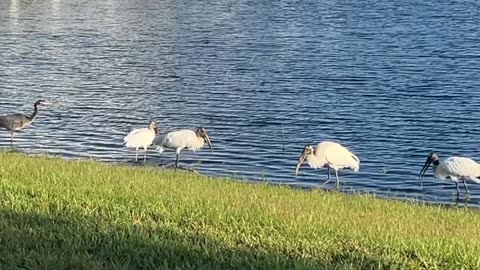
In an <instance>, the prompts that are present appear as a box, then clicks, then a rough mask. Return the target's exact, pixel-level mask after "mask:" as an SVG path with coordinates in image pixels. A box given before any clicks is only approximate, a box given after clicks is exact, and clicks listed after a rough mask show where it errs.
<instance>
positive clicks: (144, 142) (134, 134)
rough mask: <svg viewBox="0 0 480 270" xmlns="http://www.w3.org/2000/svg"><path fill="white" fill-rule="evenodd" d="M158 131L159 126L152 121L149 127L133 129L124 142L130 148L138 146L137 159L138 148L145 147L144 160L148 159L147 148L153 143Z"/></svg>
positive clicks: (136, 158) (136, 156)
mask: <svg viewBox="0 0 480 270" xmlns="http://www.w3.org/2000/svg"><path fill="white" fill-rule="evenodd" d="M157 133H158V128H157V125H156V124H155V122H153V121H150V123H149V124H148V128H139V129H134V130H132V131H131V132H130V133H129V134H128V135H127V136H125V138H124V139H123V142H124V144H125V146H126V147H128V148H136V152H135V161H137V160H138V149H139V148H140V147H142V148H143V150H144V151H145V154H144V156H143V162H145V161H146V160H147V148H148V147H149V146H150V145H152V142H153V140H154V139H155V134H157Z"/></svg>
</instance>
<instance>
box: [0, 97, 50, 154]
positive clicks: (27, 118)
mask: <svg viewBox="0 0 480 270" xmlns="http://www.w3.org/2000/svg"><path fill="white" fill-rule="evenodd" d="M49 104H50V103H48V102H46V101H45V100H43V99H40V100H38V101H37V102H35V103H34V104H33V113H32V114H31V115H24V114H20V113H15V114H9V115H3V116H0V127H2V128H4V129H6V130H8V131H10V147H12V148H13V137H15V131H18V130H21V129H23V128H26V127H27V126H29V125H30V124H31V123H32V122H33V121H34V120H35V118H37V115H38V106H41V105H49Z"/></svg>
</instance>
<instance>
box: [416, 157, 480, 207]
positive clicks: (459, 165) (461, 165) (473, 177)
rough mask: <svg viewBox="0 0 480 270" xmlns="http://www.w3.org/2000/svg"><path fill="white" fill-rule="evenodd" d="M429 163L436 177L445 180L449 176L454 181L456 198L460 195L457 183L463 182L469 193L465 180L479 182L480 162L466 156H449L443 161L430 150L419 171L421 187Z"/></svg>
mask: <svg viewBox="0 0 480 270" xmlns="http://www.w3.org/2000/svg"><path fill="white" fill-rule="evenodd" d="M431 164H433V165H432V167H433V174H434V175H435V177H436V178H437V179H440V180H445V179H447V178H450V181H452V182H454V183H455V187H456V188H457V200H458V199H459V197H460V189H459V188H458V183H463V185H464V186H465V191H466V192H467V194H469V193H470V191H469V190H468V186H467V181H469V182H473V183H476V184H480V164H478V163H477V162H475V161H474V160H473V159H470V158H466V157H449V158H447V159H446V160H444V161H440V158H439V157H438V155H437V154H435V153H433V152H432V153H430V155H428V157H427V160H426V161H425V164H424V165H423V168H422V170H421V171H420V179H421V186H422V189H423V177H424V176H425V173H426V172H427V169H428V167H430V165H431Z"/></svg>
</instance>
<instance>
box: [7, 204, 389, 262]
mask: <svg viewBox="0 0 480 270" xmlns="http://www.w3.org/2000/svg"><path fill="white" fill-rule="evenodd" d="M60 215H63V214H60ZM156 218H157V219H159V220H158V221H157V222H156V224H155V226H152V225H151V224H150V225H151V226H144V225H143V224H141V223H140V222H139V223H137V224H131V223H130V224H126V223H128V221H126V222H125V221H123V222H125V223H123V224H122V221H119V220H113V221H111V222H101V221H100V220H98V219H93V218H89V217H85V216H74V215H71V214H69V215H68V219H66V218H64V217H61V216H54V215H52V216H50V217H47V216H44V215H40V214H36V213H15V212H12V211H10V210H6V209H3V210H0V219H1V222H0V229H1V230H0V243H1V245H0V254H2V257H0V264H1V265H2V266H4V267H7V268H9V269H10V268H22V269H47V268H48V269H73V268H76V269H80V268H81V269H87V268H88V269H159V268H161V269H318V268H320V269H322V268H329V267H332V265H336V264H343V265H346V264H347V265H350V266H352V265H355V263H360V262H361V265H362V267H363V266H365V267H368V266H370V267H369V268H372V267H373V266H379V265H388V262H385V261H383V260H382V259H381V258H368V256H366V255H365V254H361V253H359V251H352V250H348V249H347V250H336V251H332V253H331V254H324V255H325V256H326V257H328V258H329V260H328V262H322V261H320V260H314V259H306V258H298V257H294V256H292V255H291V254H292V253H290V254H289V253H288V251H284V253H280V252H278V251H277V252H270V251H268V250H267V249H265V248H261V247H259V248H257V247H255V248H254V247H251V248H248V247H231V246H227V245H226V244H225V243H223V242H220V241H218V240H215V239H211V238H210V237H208V236H206V235H203V234H201V233H198V232H197V233H194V232H188V231H181V230H178V229H174V227H172V226H171V224H170V225H169V224H163V223H162V222H161V221H160V220H161V217H156ZM180 222H182V221H180ZM185 222H187V221H185ZM119 224H120V225H119ZM187 226H188V225H187ZM237 241H239V242H238V243H235V245H237V246H242V245H243V246H245V243H242V240H237Z"/></svg>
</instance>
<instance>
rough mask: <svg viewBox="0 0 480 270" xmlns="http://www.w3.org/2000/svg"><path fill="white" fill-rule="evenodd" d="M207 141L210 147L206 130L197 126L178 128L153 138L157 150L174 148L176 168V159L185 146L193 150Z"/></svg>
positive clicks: (161, 151) (201, 146) (162, 150)
mask: <svg viewBox="0 0 480 270" xmlns="http://www.w3.org/2000/svg"><path fill="white" fill-rule="evenodd" d="M205 143H207V144H208V146H209V147H210V150H213V148H212V142H211V141H210V137H208V134H207V131H206V130H205V129H204V128H201V127H200V128H197V129H196V130H195V131H193V130H188V129H185V130H178V131H172V132H169V133H167V134H166V135H165V136H159V137H157V138H156V139H155V141H154V144H156V145H158V147H157V149H158V152H160V154H161V153H163V152H164V151H165V148H167V149H175V151H176V153H177V158H176V160H175V167H176V168H178V159H179V156H180V151H182V149H184V148H187V149H188V150H191V151H193V152H195V151H196V150H199V149H201V148H203V146H204V144H205Z"/></svg>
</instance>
